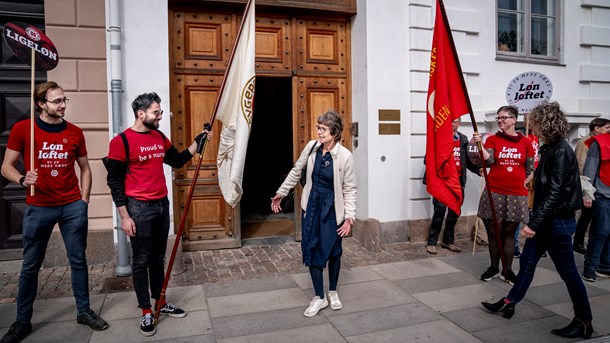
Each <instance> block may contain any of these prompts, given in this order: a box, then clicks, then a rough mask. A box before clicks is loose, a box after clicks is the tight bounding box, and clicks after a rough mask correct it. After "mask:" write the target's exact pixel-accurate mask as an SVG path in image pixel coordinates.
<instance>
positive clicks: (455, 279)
mask: <svg viewBox="0 0 610 343" xmlns="http://www.w3.org/2000/svg"><path fill="white" fill-rule="evenodd" d="M393 283H394V284H395V285H397V286H398V287H400V289H402V290H403V291H405V292H407V293H409V294H415V293H422V292H428V291H436V290H440V289H445V288H452V287H458V286H466V285H473V284H480V283H481V280H479V279H477V278H473V277H470V276H465V275H464V273H461V272H455V273H447V274H439V275H430V276H422V277H418V278H414V279H404V280H397V281H394V282H393Z"/></svg>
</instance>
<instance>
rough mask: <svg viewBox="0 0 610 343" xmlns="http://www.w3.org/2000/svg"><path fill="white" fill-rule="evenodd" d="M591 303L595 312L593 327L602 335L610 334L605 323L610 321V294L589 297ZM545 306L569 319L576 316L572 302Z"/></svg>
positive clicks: (592, 310) (609, 329) (609, 339)
mask: <svg viewBox="0 0 610 343" xmlns="http://www.w3.org/2000/svg"><path fill="white" fill-rule="evenodd" d="M589 303H591V312H592V313H593V329H595V331H596V332H597V333H598V334H600V335H610V328H609V327H608V326H604V325H603V324H604V323H610V295H602V296H597V297H592V298H589ZM544 308H546V309H548V310H549V311H552V312H554V313H556V314H558V315H560V316H563V317H565V318H566V319H569V320H571V319H572V318H573V317H574V310H573V308H572V302H564V303H559V304H553V305H548V306H545V307H544ZM608 341H610V337H608Z"/></svg>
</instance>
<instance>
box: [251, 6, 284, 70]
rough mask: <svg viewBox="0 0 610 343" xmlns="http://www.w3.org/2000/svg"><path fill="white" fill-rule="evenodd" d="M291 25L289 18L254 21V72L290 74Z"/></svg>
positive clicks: (258, 18)
mask: <svg viewBox="0 0 610 343" xmlns="http://www.w3.org/2000/svg"><path fill="white" fill-rule="evenodd" d="M291 37H292V24H291V20H290V19H289V18H264V17H257V19H256V72H257V74H260V75H265V74H268V73H272V74H273V75H278V76H279V75H291V74H292V55H293V53H292V39H291Z"/></svg>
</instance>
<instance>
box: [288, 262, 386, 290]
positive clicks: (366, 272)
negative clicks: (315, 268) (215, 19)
mask: <svg viewBox="0 0 610 343" xmlns="http://www.w3.org/2000/svg"><path fill="white" fill-rule="evenodd" d="M290 276H292V278H293V279H294V281H295V282H296V283H297V284H298V285H299V287H301V288H302V289H312V288H313V284H312V283H311V275H310V274H309V273H296V274H291V275H290ZM322 276H323V277H324V286H325V288H326V289H328V269H325V271H324V273H323V274H322ZM381 279H383V276H381V275H379V274H378V273H376V272H375V271H374V270H373V269H371V268H370V267H368V266H365V267H351V268H344V267H343V266H342V267H341V273H340V274H339V284H338V285H337V288H338V290H339V289H340V288H341V286H342V285H346V284H351V283H358V282H365V281H373V280H381Z"/></svg>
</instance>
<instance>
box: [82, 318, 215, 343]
mask: <svg viewBox="0 0 610 343" xmlns="http://www.w3.org/2000/svg"><path fill="white" fill-rule="evenodd" d="M108 326H109V327H108V329H106V330H104V331H94V332H93V335H92V337H91V340H90V342H91V343H101V342H113V343H114V342H148V341H151V340H159V341H160V340H164V341H167V340H169V339H175V338H181V337H182V338H188V337H193V336H204V337H207V335H209V334H211V333H212V327H211V325H210V318H209V316H208V313H207V311H194V312H190V313H189V314H188V315H187V316H186V317H184V318H171V317H165V316H164V317H163V318H161V320H160V321H158V322H157V333H156V334H155V335H154V336H151V337H145V336H143V335H142V334H140V317H137V318H131V319H117V320H112V321H109V322H108ZM90 331H91V330H90ZM192 341H193V340H192V339H191V342H192ZM81 342H83V341H81Z"/></svg>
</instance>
